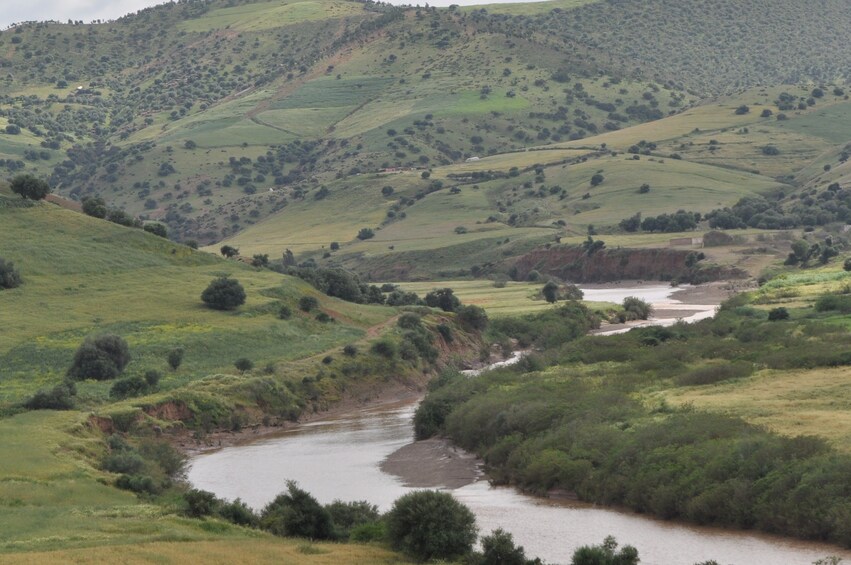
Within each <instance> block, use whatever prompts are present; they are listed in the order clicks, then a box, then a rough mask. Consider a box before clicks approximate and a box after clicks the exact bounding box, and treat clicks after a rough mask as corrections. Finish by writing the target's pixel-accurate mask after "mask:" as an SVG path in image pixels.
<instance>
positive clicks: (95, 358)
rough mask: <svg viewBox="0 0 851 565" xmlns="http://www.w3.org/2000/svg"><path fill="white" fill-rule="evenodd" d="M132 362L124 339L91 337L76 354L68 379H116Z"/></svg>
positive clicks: (107, 336) (109, 335)
mask: <svg viewBox="0 0 851 565" xmlns="http://www.w3.org/2000/svg"><path fill="white" fill-rule="evenodd" d="M129 362H130V348H129V347H128V345H127V342H126V341H125V340H124V338H122V337H120V336H117V335H114V334H105V335H100V336H96V337H89V338H86V340H85V341H84V342H83V344H82V345H80V347H79V348H78V349H77V351H76V352H75V353H74V360H73V361H72V363H71V367H70V368H69V369H68V377H69V378H70V379H72V380H76V381H82V380H86V379H95V380H98V381H103V380H109V379H114V378H115V377H117V376H118V375H120V374H121V373H122V372H124V368H125V367H126V366H127V364H128V363H129Z"/></svg>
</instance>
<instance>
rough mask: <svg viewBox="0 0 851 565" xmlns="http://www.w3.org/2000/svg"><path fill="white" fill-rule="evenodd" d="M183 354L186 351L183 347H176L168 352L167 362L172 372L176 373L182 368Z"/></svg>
mask: <svg viewBox="0 0 851 565" xmlns="http://www.w3.org/2000/svg"><path fill="white" fill-rule="evenodd" d="M183 354H184V351H183V348H182V347H175V348H174V349H172V350H171V351H169V352H168V355H167V356H166V360H167V361H168V366H169V367H171V370H172V371H176V370H177V369H178V368H179V367H180V364H181V363H183Z"/></svg>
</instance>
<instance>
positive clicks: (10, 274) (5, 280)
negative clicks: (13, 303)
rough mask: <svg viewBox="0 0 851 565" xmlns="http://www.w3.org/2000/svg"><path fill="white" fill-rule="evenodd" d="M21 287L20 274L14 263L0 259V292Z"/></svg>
mask: <svg viewBox="0 0 851 565" xmlns="http://www.w3.org/2000/svg"><path fill="white" fill-rule="evenodd" d="M19 286H21V273H20V272H19V271H18V269H16V268H15V265H14V263H12V262H11V261H6V260H5V259H3V258H2V257H0V290H3V289H9V288H17V287H19Z"/></svg>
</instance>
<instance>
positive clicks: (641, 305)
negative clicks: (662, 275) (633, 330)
mask: <svg viewBox="0 0 851 565" xmlns="http://www.w3.org/2000/svg"><path fill="white" fill-rule="evenodd" d="M623 309H624V311H625V312H626V313H627V319H631V320H646V319H647V318H649V317H650V314H652V313H653V307H652V306H650V304H648V303H647V302H645V301H644V300H641V299H640V298H636V297H635V296H628V297H626V298H624V299H623Z"/></svg>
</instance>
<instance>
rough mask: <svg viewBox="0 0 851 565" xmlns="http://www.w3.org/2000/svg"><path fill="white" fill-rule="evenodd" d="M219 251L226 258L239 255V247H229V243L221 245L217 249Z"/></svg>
mask: <svg viewBox="0 0 851 565" xmlns="http://www.w3.org/2000/svg"><path fill="white" fill-rule="evenodd" d="M219 252H220V253H221V254H222V255H224V256H225V257H227V258H228V259H230V258H231V257H236V256H237V255H239V249H237V248H236V247H231V246H230V245H222V247H221V249H219Z"/></svg>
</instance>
